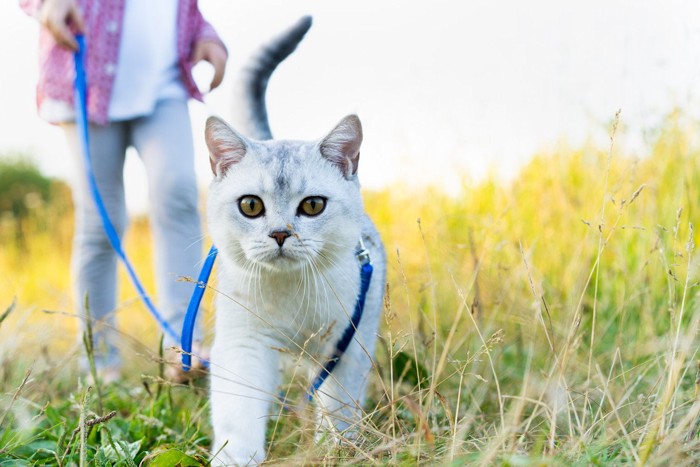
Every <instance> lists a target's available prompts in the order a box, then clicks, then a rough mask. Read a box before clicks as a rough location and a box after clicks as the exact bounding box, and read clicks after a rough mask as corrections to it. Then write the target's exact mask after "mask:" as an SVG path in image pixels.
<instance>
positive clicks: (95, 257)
mask: <svg viewBox="0 0 700 467" xmlns="http://www.w3.org/2000/svg"><path fill="white" fill-rule="evenodd" d="M64 130H65V134H66V137H67V140H68V144H69V145H70V148H71V150H72V152H73V153H74V154H75V159H76V161H77V166H78V174H77V175H78V176H77V182H76V183H75V184H74V187H73V200H74V204H75V234H74V239H73V257H72V273H73V283H74V293H75V299H76V301H77V302H78V310H79V312H80V313H81V316H83V315H84V312H85V300H86V298H87V303H88V306H89V309H90V315H91V316H92V318H93V320H94V322H96V324H97V325H96V326H95V348H96V360H97V364H98V366H102V367H104V366H117V367H118V366H120V359H119V355H118V351H117V347H116V345H115V344H116V342H117V337H118V333H117V332H116V330H115V326H114V325H115V319H114V311H115V310H116V308H117V287H116V286H117V257H116V254H115V252H114V250H113V249H112V247H111V245H110V244H109V241H108V239H107V236H106V234H105V232H104V228H103V226H102V220H101V218H100V216H99V213H98V212H97V208H96V206H95V203H94V201H93V199H92V196H91V194H90V189H89V185H88V183H87V178H86V176H85V167H84V162H83V155H82V148H81V143H80V140H79V139H78V135H77V131H76V130H77V127H76V126H75V125H74V124H66V125H64ZM130 146H133V147H134V148H135V149H136V151H137V152H138V154H139V156H140V158H141V160H142V161H143V164H144V166H145V169H146V174H147V178H148V195H149V206H150V208H149V209H150V210H149V217H150V223H151V231H152V234H153V250H154V253H155V274H156V288H157V301H155V302H156V307H157V308H158V310H159V311H160V312H161V314H162V315H163V317H164V318H165V319H166V320H167V321H168V322H169V324H170V326H171V327H172V328H173V329H174V330H175V331H176V332H177V333H178V334H179V333H180V330H181V328H182V321H183V319H184V315H185V311H186V307H187V303H188V301H189V298H190V294H191V293H192V290H193V287H194V285H193V284H192V283H190V282H183V281H179V280H178V278H179V277H181V276H188V277H193V278H195V279H196V277H197V275H198V272H199V271H198V268H199V267H200V266H201V259H202V243H201V240H202V234H201V227H200V219H199V214H198V211H197V185H196V178H195V171H194V148H193V143H192V130H191V126H190V118H189V113H188V109H187V103H186V101H185V100H180V99H171V100H163V101H161V102H159V103H158V105H157V106H156V109H155V110H154V112H153V113H152V114H151V115H148V116H146V117H139V118H136V119H133V120H126V121H119V122H112V123H110V124H109V125H106V126H100V125H90V150H91V154H92V166H93V171H94V174H95V179H96V181H97V186H98V189H99V191H100V194H101V195H102V198H103V201H104V204H105V207H106V209H107V212H108V213H109V216H110V219H111V221H112V223H113V224H114V227H115V229H116V231H117V233H118V234H119V236H120V237H121V236H122V234H123V232H124V229H125V228H126V225H127V213H126V204H125V197H124V174H123V169H124V160H125V153H126V150H127V148H128V147H130ZM143 310H144V311H143V312H144V313H147V310H146V309H145V307H144V308H143ZM136 337H138V336H136ZM194 337H195V339H201V330H200V328H199V327H197V328H196V329H195V336H194ZM166 343H167V345H173V344H176V343H175V342H173V341H172V339H169V338H168V336H167V335H166Z"/></svg>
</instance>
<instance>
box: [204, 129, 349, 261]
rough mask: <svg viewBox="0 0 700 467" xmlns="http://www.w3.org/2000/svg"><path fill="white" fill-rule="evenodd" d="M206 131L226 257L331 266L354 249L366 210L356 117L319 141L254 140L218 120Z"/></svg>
mask: <svg viewBox="0 0 700 467" xmlns="http://www.w3.org/2000/svg"><path fill="white" fill-rule="evenodd" d="M206 137H207V144H208V146H209V150H210V154H211V163H212V170H213V172H214V174H215V176H216V177H215V179H214V181H213V182H212V185H211V187H210V191H209V200H208V210H207V211H208V220H209V229H210V232H211V235H212V237H213V239H214V243H215V244H216V245H217V247H218V248H219V250H220V251H222V252H223V254H224V255H226V257H227V258H229V259H230V260H232V261H234V262H235V263H237V264H238V265H239V266H241V267H244V268H251V267H253V266H254V265H255V266H262V267H265V268H266V269H271V270H279V271H284V270H295V269H298V268H300V267H305V266H307V265H309V264H311V265H314V266H321V265H324V264H325V265H328V264H332V263H333V262H334V261H335V260H336V258H338V257H339V256H340V255H342V254H343V253H347V252H349V251H352V250H353V249H354V247H355V245H356V244H357V242H358V240H359V236H360V225H361V219H362V215H363V214H362V213H363V209H362V202H361V198H360V193H359V184H358V182H357V178H356V176H355V172H356V170H357V162H358V159H359V147H360V142H361V138H362V133H361V128H360V126H359V120H358V119H357V117H346V119H345V120H343V121H342V122H341V123H340V124H339V125H338V127H336V128H335V129H334V130H333V131H332V132H331V133H330V134H329V135H328V136H326V138H324V139H322V140H321V141H319V142H299V141H251V140H248V139H245V138H243V137H242V136H241V135H240V134H238V133H236V132H235V131H234V130H233V129H231V128H230V127H229V126H228V125H226V124H225V123H224V122H223V121H221V120H219V119H213V118H212V119H210V120H209V121H208V122H207V135H206Z"/></svg>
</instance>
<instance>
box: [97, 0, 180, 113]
mask: <svg viewBox="0 0 700 467" xmlns="http://www.w3.org/2000/svg"><path fill="white" fill-rule="evenodd" d="M177 7H178V4H177V0H126V1H125V5H124V19H123V23H122V34H121V43H120V46H119V59H118V63H117V66H116V69H115V73H116V75H115V77H114V87H113V89H112V96H111V100H110V103H109V119H110V120H113V121H119V120H129V119H132V118H136V117H141V116H144V115H148V114H150V113H151V112H152V111H153V109H154V108H155V106H156V103H157V102H158V101H159V100H162V99H173V98H175V99H187V91H186V90H185V87H184V85H183V84H182V81H181V80H180V70H179V68H178V60H177V58H178V57H177V9H178V8H177Z"/></svg>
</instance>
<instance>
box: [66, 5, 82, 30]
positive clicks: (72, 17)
mask: <svg viewBox="0 0 700 467" xmlns="http://www.w3.org/2000/svg"><path fill="white" fill-rule="evenodd" d="M68 21H69V22H70V24H72V25H73V27H75V30H76V31H78V32H79V33H83V32H85V23H84V22H83V15H81V14H80V10H78V7H77V6H74V7H73V8H72V9H71V11H70V12H69V13H68Z"/></svg>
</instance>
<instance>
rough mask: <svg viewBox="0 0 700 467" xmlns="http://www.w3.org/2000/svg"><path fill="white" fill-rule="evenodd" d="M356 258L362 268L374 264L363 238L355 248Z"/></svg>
mask: <svg viewBox="0 0 700 467" xmlns="http://www.w3.org/2000/svg"><path fill="white" fill-rule="evenodd" d="M355 257H356V258H357V262H358V263H360V266H366V265H367V264H372V257H371V256H370V254H369V250H368V249H367V248H365V244H364V242H363V241H362V237H360V241H359V242H358V243H357V246H356V247H355Z"/></svg>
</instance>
